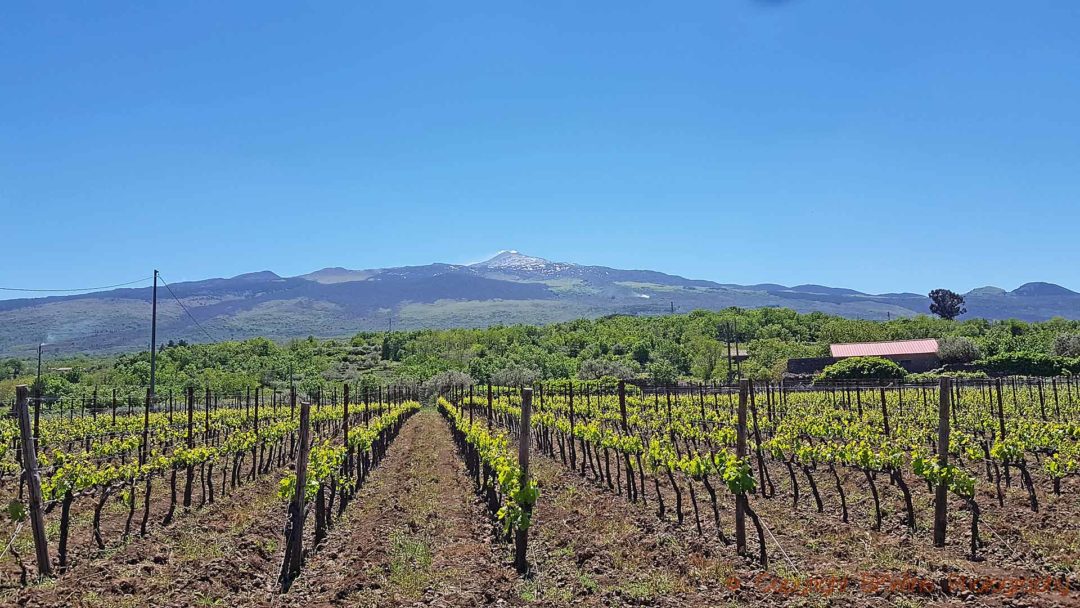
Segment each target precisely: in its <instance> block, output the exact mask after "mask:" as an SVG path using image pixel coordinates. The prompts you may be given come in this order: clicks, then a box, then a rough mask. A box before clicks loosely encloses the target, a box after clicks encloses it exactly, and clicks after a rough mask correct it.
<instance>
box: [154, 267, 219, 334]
mask: <svg viewBox="0 0 1080 608" xmlns="http://www.w3.org/2000/svg"><path fill="white" fill-rule="evenodd" d="M158 280H160V281H161V284H162V285H164V286H165V289H168V290H169V295H171V296H172V297H173V299H174V300H176V303H177V304H179V305H180V308H182V309H183V311H184V312H185V313H187V316H188V318H189V319H191V320H192V321H193V322H194V323H195V325H196V326H197V327H198V328H199V329H201V330H202V332H203V333H204V334H206V337H207V338H209V339H210V341H211V342H213V341H214V337H213V336H211V335H210V332H208V331H206V328H205V327H203V326H202V323H199V320H198V319H196V318H195V317H194V316H192V314H191V311H189V310H188V309H187V306H184V303H183V302H181V301H180V298H178V297H176V294H175V293H173V290H172V287H169V284H168V283H166V282H165V279H164V278H163V277H162V276H161V273H160V272H159V273H158Z"/></svg>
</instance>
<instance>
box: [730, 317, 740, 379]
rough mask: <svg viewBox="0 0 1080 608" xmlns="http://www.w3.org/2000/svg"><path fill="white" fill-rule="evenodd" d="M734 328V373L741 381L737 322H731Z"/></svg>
mask: <svg viewBox="0 0 1080 608" xmlns="http://www.w3.org/2000/svg"><path fill="white" fill-rule="evenodd" d="M732 323H733V325H734V327H735V373H736V374H737V375H738V376H739V380H742V364H741V363H740V362H739V321H738V320H735V321H732Z"/></svg>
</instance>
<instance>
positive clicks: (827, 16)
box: [0, 0, 1080, 297]
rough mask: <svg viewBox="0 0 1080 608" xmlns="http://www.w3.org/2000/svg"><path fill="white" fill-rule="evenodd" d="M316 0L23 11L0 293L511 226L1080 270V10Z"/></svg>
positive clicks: (5, 133) (799, 277)
mask: <svg viewBox="0 0 1080 608" xmlns="http://www.w3.org/2000/svg"><path fill="white" fill-rule="evenodd" d="M295 4H298V3H276V2H264V1H259V2H203V3H195V2H131V3H124V4H121V3H106V2H90V3H87V2H47V3H46V2H39V3H13V4H9V5H7V6H5V8H4V9H3V15H2V16H0V114H2V115H3V120H2V121H0V213H2V215H0V217H2V218H3V219H2V222H3V223H2V225H3V233H2V236H0V243H2V246H3V248H4V250H5V253H6V255H5V258H6V262H5V263H4V264H3V266H2V270H0V285H7V286H11V285H14V286H30V287H35V286H41V287H69V286H73V287H79V286H92V285H98V284H108V283H114V282H120V281H123V280H130V279H134V278H139V277H142V276H147V275H149V274H150V270H151V269H152V268H153V267H154V266H157V267H159V268H160V269H161V270H162V272H163V273H164V275H165V277H166V278H167V279H169V280H170V281H173V282H175V281H180V280H188V279H199V278H207V277H212V276H230V275H234V274H239V273H242V272H249V271H255V270H263V269H270V270H273V271H275V272H277V273H279V274H282V275H295V274H301V273H305V272H308V271H311V270H315V269H318V268H321V267H325V266H346V267H350V268H364V267H379V266H388V265H404V264H424V263H428V262H431V261H447V262H467V261H476V260H478V259H481V258H483V257H485V256H487V255H490V254H493V253H495V252H496V251H497V250H499V249H504V248H514V249H518V250H521V251H523V252H526V253H529V254H532V255H539V256H543V257H547V258H551V259H556V260H565V261H575V262H580V263H589V264H602V265H608V266H615V267H622V268H650V269H656V270H662V271H667V272H672V273H677V274H681V275H684V276H689V277H694V278H706V279H713V280H717V281H721V282H735V283H757V282H777V283H785V284H796V283H805V282H814V283H824V284H830V285H835V286H845V287H852V288H856V289H861V290H865V291H894V290H895V291H900V290H908V291H918V292H925V291H927V290H929V289H931V288H934V287H951V288H954V289H957V290H965V291H966V290H968V289H970V288H973V287H978V286H980V285H985V284H994V285H999V286H1001V287H1005V288H1007V289H1012V288H1014V287H1016V286H1017V285H1018V284H1020V283H1022V282H1025V281H1031V280H1045V281H1051V282H1057V283H1060V284H1063V285H1065V286H1067V287H1070V288H1072V289H1077V290H1080V264H1077V260H1080V2H1075V1H1071V0H1056V1H1043V0H1030V1H1026V2H1012V1H1008V2H1007V1H999V0H991V1H987V0H982V1H979V2H941V1H940V0H934V1H917V2H916V1H906V2H869V1H867V0H845V1H839V0H828V1H826V0H792V1H789V2H779V1H772V2H763V1H760V0H758V1H752V0H725V1H722V2H716V1H712V2H677V3H670V2H663V3H661V2H652V3H638V2H599V1H598V2H490V3H483V5H481V3H461V2H445V1H436V2H426V3H425V2H410V3H402V2H362V3H361V2H340V3H336V2H319V3H312V4H314V6H306V7H302V8H301V7H297V6H294V5H295ZM5 295H6V296H7V297H10V296H11V295H12V294H5Z"/></svg>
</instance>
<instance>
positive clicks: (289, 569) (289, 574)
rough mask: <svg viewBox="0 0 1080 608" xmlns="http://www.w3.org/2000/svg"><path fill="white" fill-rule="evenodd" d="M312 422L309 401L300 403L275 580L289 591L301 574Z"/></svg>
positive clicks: (282, 588)
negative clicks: (292, 482)
mask: <svg viewBox="0 0 1080 608" xmlns="http://www.w3.org/2000/svg"><path fill="white" fill-rule="evenodd" d="M310 425H311V403H310V402H308V401H304V402H302V403H301V404H300V450H299V453H298V454H297V456H296V491H295V492H293V498H292V501H291V502H290V503H289V520H288V522H287V523H286V524H285V559H284V560H283V561H282V562H281V575H280V576H279V577H278V583H279V584H280V585H281V591H282V592H285V591H288V590H289V586H290V585H292V582H293V579H295V578H296V577H297V576H299V574H300V566H301V564H302V562H303V558H304V519H305V516H306V515H307V506H306V505H305V499H306V497H305V496H304V491H305V489H306V488H307V465H308V452H309V451H310V449H311V443H310V440H309V437H308V433H309V431H310Z"/></svg>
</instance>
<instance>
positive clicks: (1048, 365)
mask: <svg viewBox="0 0 1080 608" xmlns="http://www.w3.org/2000/svg"><path fill="white" fill-rule="evenodd" d="M1062 363H1063V362H1062V360H1061V359H1058V358H1057V357H1051V356H1050V355H1045V354H1043V353H1033V352H1027V351H1021V352H1014V353H1001V354H998V355H994V356H992V357H987V358H985V359H982V360H979V361H977V362H976V365H977V366H978V367H979V368H981V369H982V370H983V371H985V372H986V373H988V374H993V375H999V376H1058V375H1060V374H1061V373H1062V372H1063V371H1064V370H1063V366H1062Z"/></svg>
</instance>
